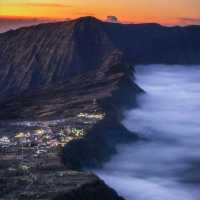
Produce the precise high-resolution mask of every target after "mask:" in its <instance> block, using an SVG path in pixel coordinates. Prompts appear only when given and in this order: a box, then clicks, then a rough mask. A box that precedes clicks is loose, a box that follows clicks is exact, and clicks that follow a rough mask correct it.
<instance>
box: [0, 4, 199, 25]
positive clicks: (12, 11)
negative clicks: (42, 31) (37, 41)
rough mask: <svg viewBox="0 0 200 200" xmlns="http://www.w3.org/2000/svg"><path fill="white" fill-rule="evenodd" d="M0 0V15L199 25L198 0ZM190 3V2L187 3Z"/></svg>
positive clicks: (0, 16)
mask: <svg viewBox="0 0 200 200" xmlns="http://www.w3.org/2000/svg"><path fill="white" fill-rule="evenodd" d="M28 2H29V3H27V1H23V0H1V2H0V18H9V19H11V18H13V19H14V18H15V19H16V18H23V19H30V18H31V19H33V18H37V19H55V20H58V19H60V20H62V19H66V18H70V19H74V18H78V17H81V16H95V17H97V18H99V19H101V20H105V19H106V16H107V15H114V16H117V17H118V19H119V21H120V22H122V23H151V22H156V23H160V24H165V25H176V24H178V25H184V24H187V23H197V24H198V23H199V24H200V12H199V10H200V1H199V0H190V1H188V0H175V1H174V2H173V4H172V3H171V4H170V3H169V1H168V0H140V1H139V0H116V2H115V3H113V2H111V1H105V0H101V1H99V2H97V1H94V0H73V1H68V0H61V1H59V2H61V4H58V3H57V2H56V1H55V0H43V1H41V0H30V1H28ZM188 2H189V3H188Z"/></svg>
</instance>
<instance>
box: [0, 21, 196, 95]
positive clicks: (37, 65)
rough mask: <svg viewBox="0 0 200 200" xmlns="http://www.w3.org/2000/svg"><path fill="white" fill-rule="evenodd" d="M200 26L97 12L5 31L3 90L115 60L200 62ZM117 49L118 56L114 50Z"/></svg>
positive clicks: (0, 70) (1, 41)
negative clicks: (133, 20) (112, 19)
mask: <svg viewBox="0 0 200 200" xmlns="http://www.w3.org/2000/svg"><path fill="white" fill-rule="evenodd" d="M199 34H200V26H188V27H164V26H161V25H158V24H133V25H123V24H112V23H107V22H102V21H100V20H98V19H96V18H94V17H82V18H79V19H77V20H72V21H67V22H57V23H47V24H40V25H37V26H32V27H26V28H21V29H18V30H15V31H10V32H6V33H3V34H0V46H1V49H0V77H1V79H0V92H1V94H16V93H19V92H21V91H24V90H27V89H31V88H39V87H41V86H48V85H50V84H53V83H58V82H61V83H62V82H63V81H66V80H68V79H70V78H71V77H73V76H74V75H77V74H82V73H85V72H88V71H90V70H95V69H98V68H106V67H108V66H109V65H112V64H113V63H112V62H113V60H114V59H115V55H117V59H118V58H119V57H120V60H121V61H124V62H125V63H129V64H133V65H134V64H152V63H167V64H199V63H200V39H199ZM113 55H114V56H113Z"/></svg>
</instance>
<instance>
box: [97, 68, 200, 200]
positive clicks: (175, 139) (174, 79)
mask: <svg viewBox="0 0 200 200" xmlns="http://www.w3.org/2000/svg"><path fill="white" fill-rule="evenodd" d="M135 75H136V83H137V84H138V85H139V86H140V87H141V88H142V89H144V91H145V94H142V95H140V96H139V97H138V107H137V108H135V109H132V110H129V111H127V112H126V113H125V118H124V120H123V124H124V125H125V126H126V127H127V128H128V129H129V130H130V131H133V132H136V133H137V134H138V135H139V136H140V138H141V140H139V141H138V142H135V143H133V144H128V145H123V146H120V147H119V148H118V153H117V155H115V156H114V157H113V158H112V159H111V160H110V161H109V162H108V163H106V164H105V165H104V166H103V169H101V170H97V174H98V175H99V176H100V177H101V178H103V179H104V180H105V181H106V183H107V184H109V185H110V186H111V187H113V188H114V189H116V190H117V191H118V192H119V194H121V195H122V196H123V197H125V198H126V199H127V200H133V199H137V200H161V199H162V200H197V199H199V194H200V192H199V189H198V188H199V183H200V175H199V166H200V157H199V155H200V150H199V146H200V123H199V119H200V109H199V108H200V79H199V77H200V67H199V66H178V65H171V66H167V65H146V66H142V65H140V66H137V67H136V73H135Z"/></svg>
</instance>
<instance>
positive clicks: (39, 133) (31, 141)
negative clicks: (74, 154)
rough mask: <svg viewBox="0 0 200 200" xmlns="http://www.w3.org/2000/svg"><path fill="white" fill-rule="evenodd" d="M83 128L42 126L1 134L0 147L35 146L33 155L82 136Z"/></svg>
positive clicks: (24, 147)
mask: <svg viewBox="0 0 200 200" xmlns="http://www.w3.org/2000/svg"><path fill="white" fill-rule="evenodd" d="M84 134H85V133H84V130H83V129H79V128H69V127H67V128H65V129H61V130H59V131H57V132H53V131H52V130H51V128H49V127H48V128H42V129H37V130H33V131H28V132H19V133H16V134H15V136H12V137H8V136H3V137H1V138H0V149H4V150H6V149H7V148H12V147H13V148H14V147H21V148H23V149H24V150H25V149H26V148H27V147H35V155H34V156H38V155H40V154H42V153H46V152H48V150H49V149H52V148H54V147H58V146H62V147H63V146H64V145H65V144H67V143H68V142H70V141H71V140H73V139H77V138H81V137H83V136H84Z"/></svg>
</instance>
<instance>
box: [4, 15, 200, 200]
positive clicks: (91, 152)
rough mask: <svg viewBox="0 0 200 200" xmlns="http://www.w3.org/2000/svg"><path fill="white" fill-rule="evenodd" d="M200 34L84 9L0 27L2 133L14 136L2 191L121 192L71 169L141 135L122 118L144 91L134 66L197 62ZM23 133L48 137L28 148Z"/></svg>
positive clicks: (57, 195)
mask: <svg viewBox="0 0 200 200" xmlns="http://www.w3.org/2000/svg"><path fill="white" fill-rule="evenodd" d="M199 33H200V27H199V26H190V27H185V28H180V27H173V28H167V27H163V26H160V25H157V24H141V25H120V24H109V23H105V22H101V21H99V20H97V19H95V18H92V17H85V18H80V19H78V20H73V21H69V22H60V23H52V24H43V25H38V26H33V27H29V28H21V29H18V30H16V31H9V32H7V33H4V34H0V47H1V48H0V94H1V99H0V131H1V135H0V136H7V137H8V138H9V139H10V141H12V142H13V144H12V145H11V147H10V146H9V148H7V147H6V148H0V159H1V161H2V162H1V164H0V175H1V176H0V188H3V189H2V190H1V191H0V199H1V198H3V199H5V200H6V199H68V200H72V199H73V200H76V199H77V200H90V199H91V200H93V199H96V200H98V199H105V200H118V199H119V200H121V197H119V196H118V195H117V194H116V193H115V192H114V191H113V190H112V189H110V188H108V187H107V186H106V185H105V184H104V183H103V182H102V181H101V180H99V179H98V178H97V177H96V176H95V175H93V174H90V173H85V172H77V171H71V170H80V169H82V168H84V167H86V166H87V167H91V166H92V167H93V166H100V165H101V163H102V162H103V161H106V160H108V159H109V158H110V156H111V155H112V154H113V153H115V152H116V145H117V144H118V143H122V142H129V141H134V140H137V139H138V138H137V136H136V135H135V134H133V133H130V132H129V131H128V130H127V129H126V128H125V127H124V126H123V125H121V119H122V117H123V116H122V111H124V110H125V109H127V108H130V107H133V106H137V102H136V97H137V95H138V94H140V93H141V92H143V91H142V90H141V89H140V88H139V87H138V86H137V85H136V84H135V83H134V69H133V67H132V65H133V64H139V63H160V62H163V63H172V64H178V63H179V64H180V63H181V64H199V63H200V39H199ZM21 132H22V133H24V134H25V135H26V137H28V138H31V140H32V138H34V137H35V136H34V135H35V134H36V135H38V134H39V135H40V136H41V135H42V136H41V137H40V138H39V140H37V141H34V142H31V143H28V142H27V141H28V139H26V140H25V142H27V143H25V145H26V146H21V143H20V141H18V140H17V139H16V138H17V137H18V136H19V135H20V134H21ZM19 133H20V134H19ZM21 135H22V134H21ZM16 140H17V141H16ZM44 144H45V146H44ZM52 144H53V145H54V146H51V145H52ZM55 144H56V145H55ZM23 145H24V144H23ZM22 150H23V153H22ZM38 150H39V153H38ZM41 152H43V153H41ZM26 185H27V186H26ZM25 186H26V187H25Z"/></svg>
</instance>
